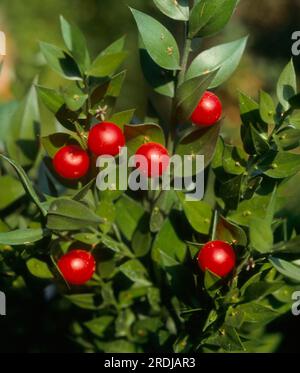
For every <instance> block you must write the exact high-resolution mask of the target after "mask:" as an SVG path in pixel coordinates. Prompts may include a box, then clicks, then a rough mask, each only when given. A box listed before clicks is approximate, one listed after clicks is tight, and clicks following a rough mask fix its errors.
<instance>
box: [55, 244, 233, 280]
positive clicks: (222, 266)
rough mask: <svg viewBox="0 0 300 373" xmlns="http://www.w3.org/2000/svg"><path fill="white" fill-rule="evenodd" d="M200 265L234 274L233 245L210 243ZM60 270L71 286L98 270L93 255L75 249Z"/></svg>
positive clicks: (223, 274)
mask: <svg viewBox="0 0 300 373" xmlns="http://www.w3.org/2000/svg"><path fill="white" fill-rule="evenodd" d="M197 259H198V265H199V267H200V268H201V270H202V271H203V272H205V271H206V270H207V269H208V270H210V271H211V272H213V273H215V274H216V275H218V276H219V277H226V276H227V275H228V274H229V273H230V272H232V270H233V268H234V267H235V263H236V255H235V252H234V250H233V248H232V246H231V245H229V244H228V243H226V242H223V241H210V242H208V243H207V244H206V245H204V246H203V248H202V249H201V250H200V252H199V254H198V258H197ZM57 264H58V268H59V270H60V272H61V274H62V276H63V278H64V279H65V281H67V282H68V283H69V284H71V285H83V284H85V283H86V282H87V281H89V280H90V279H91V278H92V277H93V275H94V273H95V270H96V261H95V258H94V257H93V255H92V254H91V253H89V252H88V251H86V250H83V249H75V250H72V251H70V252H68V253H67V254H65V255H63V256H62V257H61V258H60V259H59V261H58V263H57Z"/></svg>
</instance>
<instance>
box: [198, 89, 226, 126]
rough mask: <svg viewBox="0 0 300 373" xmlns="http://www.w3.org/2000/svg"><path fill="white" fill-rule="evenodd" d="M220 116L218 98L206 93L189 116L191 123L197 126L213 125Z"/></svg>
mask: <svg viewBox="0 0 300 373" xmlns="http://www.w3.org/2000/svg"><path fill="white" fill-rule="evenodd" d="M221 115H222V104H221V101H220V100H219V98H218V96H216V95H214V94H213V93H212V92H208V91H206V92H205V93H204V95H203V96H202V98H201V100H200V102H199V104H198V106H197V107H196V109H195V111H194V112H193V114H192V116H191V121H192V122H193V123H194V124H196V125H197V126H204V127H209V126H212V125H214V124H215V123H216V122H217V121H218V120H219V119H220V118H221Z"/></svg>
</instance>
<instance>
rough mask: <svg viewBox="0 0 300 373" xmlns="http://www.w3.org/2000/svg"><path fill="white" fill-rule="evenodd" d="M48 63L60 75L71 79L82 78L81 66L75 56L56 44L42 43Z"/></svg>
mask: <svg viewBox="0 0 300 373" xmlns="http://www.w3.org/2000/svg"><path fill="white" fill-rule="evenodd" d="M40 48H41V52H42V53H43V55H44V57H45V59H46V61H47V64H48V65H49V66H50V67H51V68H52V69H53V70H54V71H55V72H57V73H58V74H59V75H61V76H62V77H64V78H66V79H70V80H82V77H81V74H80V71H79V68H78V66H77V64H76V62H75V61H74V60H73V58H72V57H71V56H70V55H69V54H67V53H66V52H64V51H63V50H62V49H60V48H58V47H56V46H55V45H52V44H48V43H40Z"/></svg>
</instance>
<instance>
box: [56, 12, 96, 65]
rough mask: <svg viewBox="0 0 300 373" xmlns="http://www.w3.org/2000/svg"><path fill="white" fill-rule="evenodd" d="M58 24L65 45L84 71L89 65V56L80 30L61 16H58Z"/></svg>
mask: <svg viewBox="0 0 300 373" xmlns="http://www.w3.org/2000/svg"><path fill="white" fill-rule="evenodd" d="M60 24H61V31H62V35H63V38H64V42H65V45H66V47H67V48H68V50H69V52H70V53H71V55H72V56H73V57H74V59H75V61H76V62H77V63H78V65H79V66H80V67H81V69H82V71H84V70H85V69H87V68H88V67H89V64H90V56H89V53H88V50H87V45H86V40H85V38H84V36H83V34H82V32H81V31H80V29H79V28H78V27H77V26H76V25H74V24H71V23H69V22H67V21H66V19H65V18H64V17H63V16H60Z"/></svg>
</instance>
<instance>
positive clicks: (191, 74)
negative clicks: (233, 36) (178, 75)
mask: <svg viewBox="0 0 300 373" xmlns="http://www.w3.org/2000/svg"><path fill="white" fill-rule="evenodd" d="M247 39H248V37H244V38H241V39H239V40H236V41H233V42H231V43H226V44H221V45H218V46H216V47H213V48H211V49H208V50H206V51H204V52H202V53H200V54H199V55H198V56H197V57H196V58H195V59H194V61H193V62H192V63H191V66H190V67H189V69H188V71H187V74H186V79H192V78H195V77H197V76H199V75H202V74H205V73H207V72H208V71H214V70H216V69H218V72H217V74H216V76H215V78H214V79H213V81H212V82H211V83H210V85H209V87H208V88H215V87H218V86H220V85H221V84H223V83H224V82H225V81H226V80H227V79H229V78H230V76H231V75H232V74H233V72H234V71H235V70H236V68H237V67H238V65H239V63H240V60H241V58H242V55H243V52H244V50H245V47H246V43H247Z"/></svg>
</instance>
